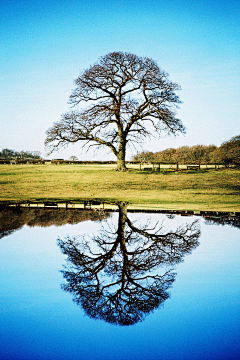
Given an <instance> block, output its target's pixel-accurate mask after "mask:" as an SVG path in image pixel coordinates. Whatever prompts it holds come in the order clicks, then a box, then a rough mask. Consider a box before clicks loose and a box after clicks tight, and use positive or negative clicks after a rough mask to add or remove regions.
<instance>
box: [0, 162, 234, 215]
mask: <svg viewBox="0 0 240 360" xmlns="http://www.w3.org/2000/svg"><path fill="white" fill-rule="evenodd" d="M79 199H81V200H82V199H92V200H101V201H111V202H113V201H118V200H123V201H128V202H129V203H130V204H132V205H134V207H135V208H138V207H139V208H143V207H144V208H149V209H150V208H157V209H173V210H179V209H182V210H211V211H217V210H218V211H240V171H239V170H238V169H221V170H216V171H215V170H214V169H212V170H202V171H196V172H195V171H179V172H175V171H167V170H166V171H161V172H160V173H158V172H154V173H151V172H148V173H147V172H140V171H138V170H131V171H129V172H126V173H119V172H116V171H115V170H114V166H104V165H51V164H46V165H0V201H14V202H15V201H25V200H30V201H46V200H54V201H61V200H74V201H76V200H79Z"/></svg>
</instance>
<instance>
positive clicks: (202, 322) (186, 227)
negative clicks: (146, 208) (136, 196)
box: [0, 203, 240, 360]
mask: <svg viewBox="0 0 240 360" xmlns="http://www.w3.org/2000/svg"><path fill="white" fill-rule="evenodd" d="M118 210H119V211H117V212H110V211H103V210H99V211H96V210H95V211H92V210H77V209H70V210H69V209H68V210H65V209H25V208H19V209H13V208H4V209H2V211H0V289H1V292H0V359H1V360H10V359H11V360H13V359H17V360H23V359H24V360H28V359H34V360H42V359H44V360H46V359H49V360H52V359H65V360H66V359H81V360H85V359H86V360H87V359H88V360H89V359H92V360H95V359H96V360H102V359H108V360H111V359H114V360H137V359H149V360H151V359H153V360H159V359H166V360H171V359H173V360H178V359H179V360H181V359H185V360H186V359H191V360H192V359H199V360H200V359H208V360H209V359H224V360H225V359H239V358H240V341H239V338H240V336H239V335H240V276H239V275H240V261H239V258H240V236H239V235H240V232H239V228H240V220H239V218H236V217H229V216H225V217H221V216H220V215H218V216H216V215H215V216H205V217H201V216H196V215H194V216H180V215H174V214H170V213H169V214H161V213H142V212H130V211H127V210H128V209H127V205H126V204H125V203H119V204H118Z"/></svg>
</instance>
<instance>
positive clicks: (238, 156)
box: [132, 135, 240, 166]
mask: <svg viewBox="0 0 240 360" xmlns="http://www.w3.org/2000/svg"><path fill="white" fill-rule="evenodd" d="M132 160H133V161H135V162H141V163H179V164H200V163H201V164H216V163H219V164H224V165H225V166H229V165H237V166H239V165H240V135H238V136H235V137H233V138H232V139H230V140H228V141H226V142H224V143H222V144H221V146H219V147H217V146H215V145H208V146H206V145H195V146H182V147H179V148H176V149H174V148H169V149H166V150H163V151H158V152H155V153H153V152H150V151H143V152H141V153H138V154H137V155H135V156H134V157H133V158H132Z"/></svg>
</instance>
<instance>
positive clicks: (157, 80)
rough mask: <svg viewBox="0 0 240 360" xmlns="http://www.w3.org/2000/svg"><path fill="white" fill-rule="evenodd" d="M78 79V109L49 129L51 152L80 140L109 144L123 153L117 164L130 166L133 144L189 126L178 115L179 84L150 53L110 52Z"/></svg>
mask: <svg viewBox="0 0 240 360" xmlns="http://www.w3.org/2000/svg"><path fill="white" fill-rule="evenodd" d="M75 83H76V88H75V89H74V91H73V92H72V95H71V96H70V103H71V104H72V105H73V107H74V110H73V111H70V112H68V113H66V114H64V115H62V119H61V120H60V121H59V122H56V123H54V124H53V126H52V127H51V128H49V129H48V130H47V138H46V140H45V144H46V146H47V147H48V148H49V149H50V152H52V151H54V150H58V149H59V148H60V147H62V146H63V147H64V146H67V145H68V144H69V143H76V142H78V141H82V145H89V146H91V145H96V146H107V147H108V148H109V149H111V151H112V152H113V153H114V155H115V156H116V157H117V169H118V170H126V165H125V156H126V147H127V146H130V145H133V146H135V145H136V144H139V142H140V141H141V140H142V139H143V138H144V137H147V136H151V135H153V134H154V133H157V134H158V135H159V134H160V133H161V132H162V131H166V132H168V133H172V134H176V133H178V132H184V131H185V129H184V126H183V125H182V122H181V121H180V120H179V119H177V118H176V117H175V115H176V111H175V110H176V108H177V106H178V104H179V103H180V101H179V97H178V96H177V95H176V90H179V85H178V84H176V83H172V82H171V81H169V79H168V74H166V73H165V72H164V71H163V70H161V69H160V68H159V66H158V65H157V64H156V62H154V61H153V60H152V59H150V58H147V57H138V56H136V55H133V54H129V53H123V52H114V53H110V54H108V55H106V56H103V57H101V58H100V59H99V62H98V63H96V64H95V65H93V66H91V67H90V68H89V69H88V70H85V71H84V72H83V73H82V74H81V75H80V76H79V77H78V78H77V79H76V81H75ZM84 104H85V105H84Z"/></svg>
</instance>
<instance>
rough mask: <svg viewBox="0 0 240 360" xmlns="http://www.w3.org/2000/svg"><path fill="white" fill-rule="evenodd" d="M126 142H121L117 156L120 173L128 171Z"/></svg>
mask: <svg viewBox="0 0 240 360" xmlns="http://www.w3.org/2000/svg"><path fill="white" fill-rule="evenodd" d="M125 157H126V142H125V141H124V140H122V141H121V140H120V144H119V148H118V154H117V170H118V171H126V170H127V167H126V161H125Z"/></svg>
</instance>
